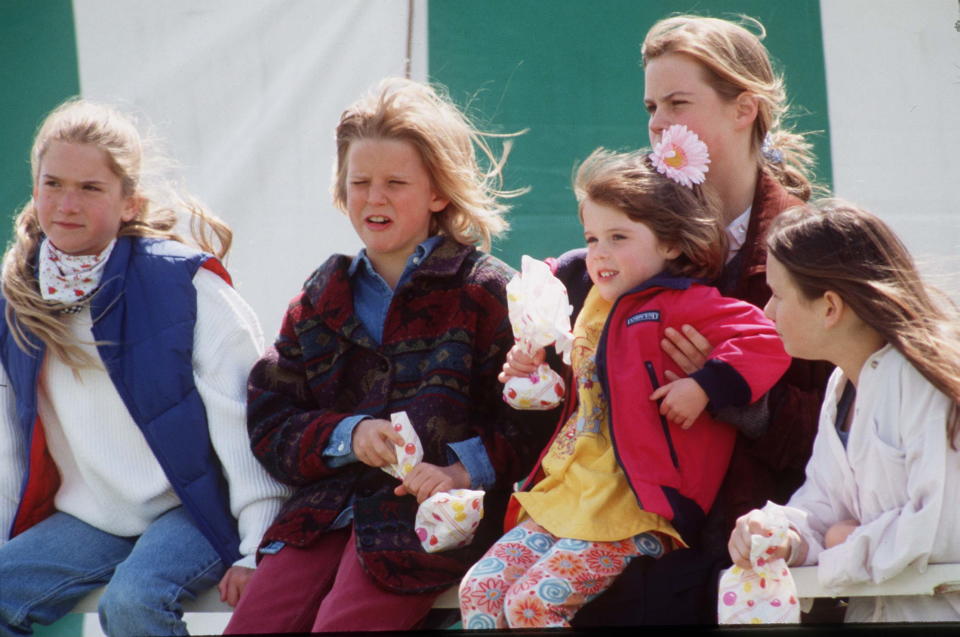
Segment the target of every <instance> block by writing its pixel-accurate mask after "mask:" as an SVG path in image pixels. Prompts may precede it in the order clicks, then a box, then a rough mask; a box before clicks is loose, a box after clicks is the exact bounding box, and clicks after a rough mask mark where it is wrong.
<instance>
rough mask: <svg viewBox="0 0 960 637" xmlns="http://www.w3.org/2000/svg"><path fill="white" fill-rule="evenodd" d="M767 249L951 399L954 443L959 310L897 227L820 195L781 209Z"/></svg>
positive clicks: (808, 292)
mask: <svg viewBox="0 0 960 637" xmlns="http://www.w3.org/2000/svg"><path fill="white" fill-rule="evenodd" d="M767 249H768V250H769V252H770V255H771V256H772V257H773V258H775V259H776V260H777V261H779V262H780V263H782V264H783V266H784V268H786V270H787V272H788V273H789V275H790V278H791V280H792V281H793V282H794V283H795V284H796V285H797V287H798V289H799V290H800V293H801V294H802V295H803V297H804V298H806V299H808V300H814V299H818V298H820V297H822V296H823V294H824V293H825V292H827V291H828V290H832V291H833V292H835V293H836V294H837V295H839V296H840V298H842V299H843V301H844V302H845V303H846V304H847V305H849V306H850V308H851V309H852V310H853V311H854V312H855V313H856V315H857V316H858V317H859V318H860V319H861V320H862V321H863V322H864V323H866V324H867V325H869V326H870V327H871V328H873V329H874V330H876V331H877V332H878V333H879V334H880V335H881V336H882V337H883V338H884V339H885V340H886V341H887V342H888V343H890V344H891V345H893V347H895V348H896V349H897V350H898V351H899V352H900V353H901V354H903V356H904V357H905V358H906V359H907V360H908V361H910V363H911V364H912V365H913V366H914V367H915V368H916V369H917V371H918V372H920V373H921V374H922V375H923V377H924V378H926V379H927V380H928V381H929V382H930V384H931V385H933V386H934V387H936V388H937V389H939V390H940V391H941V392H943V393H944V394H946V395H947V396H948V397H949V398H950V399H951V401H952V402H953V405H952V407H951V410H950V414H949V416H948V419H947V425H946V432H947V437H948V440H949V441H950V445H951V447H952V448H954V449H956V445H955V438H956V435H957V430H958V427H960V373H958V368H957V364H958V361H960V327H958V326H960V316H958V312H957V308H956V306H955V305H954V303H953V302H952V301H951V300H950V299H949V297H947V296H946V295H945V294H944V293H942V292H941V291H940V290H938V289H936V288H934V287H931V286H928V285H926V284H925V283H924V282H923V281H922V279H921V277H920V273H919V272H918V271H917V268H916V265H915V264H914V262H913V259H912V258H911V256H910V253H909V252H908V251H907V248H906V247H905V246H904V245H903V242H901V241H900V239H899V238H898V237H897V235H896V234H895V233H894V232H893V230H891V229H890V227H889V226H887V224H885V223H884V222H883V221H882V220H881V219H880V218H879V217H877V216H875V215H873V214H870V213H869V212H867V211H865V210H862V209H860V208H858V207H857V206H855V205H854V204H851V203H849V202H846V201H843V200H841V199H822V200H819V201H816V202H814V203H811V204H806V205H803V206H797V207H795V208H791V209H789V210H786V211H784V212H783V213H781V214H780V215H778V216H777V218H776V219H775V220H774V221H773V224H772V225H771V228H770V232H769V234H768V235H767Z"/></svg>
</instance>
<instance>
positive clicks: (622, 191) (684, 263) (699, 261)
mask: <svg viewBox="0 0 960 637" xmlns="http://www.w3.org/2000/svg"><path fill="white" fill-rule="evenodd" d="M573 191H574V193H575V195H576V197H577V202H578V203H579V214H580V221H581V222H583V203H584V201H586V200H587V199H590V200H591V201H593V202H594V203H597V204H602V205H606V206H611V207H613V208H616V209H618V210H620V211H622V212H623V213H624V214H625V215H627V216H628V217H630V219H632V220H633V221H639V222H642V223H644V224H646V225H647V227H648V228H650V230H651V232H653V234H654V236H656V237H657V240H658V241H660V242H661V243H663V244H665V245H667V246H671V247H676V248H677V249H679V251H680V255H679V256H677V257H676V258H674V259H671V260H669V261H668V262H667V264H666V270H667V272H669V273H670V274H672V275H674V276H685V277H692V278H699V279H706V280H714V279H715V278H716V277H718V276H719V275H720V272H721V270H722V269H723V265H724V262H725V256H726V253H727V238H726V233H725V232H724V229H723V225H722V223H721V221H720V205H719V201H718V200H717V199H716V197H715V196H713V195H712V194H710V193H708V192H707V191H705V190H704V189H702V188H700V186H694V187H693V188H688V187H686V186H683V185H681V184H679V183H677V182H675V181H673V180H672V179H670V178H668V177H664V176H663V175H661V174H660V173H658V172H657V171H656V169H655V168H654V167H653V165H652V164H651V163H650V159H649V157H648V151H634V152H627V153H617V152H613V151H609V150H607V149H605V148H598V149H596V150H595V151H593V153H591V154H590V156H589V157H587V159H585V160H584V162H583V163H582V164H581V165H580V167H579V168H578V169H577V173H576V177H575V178H574V182H573Z"/></svg>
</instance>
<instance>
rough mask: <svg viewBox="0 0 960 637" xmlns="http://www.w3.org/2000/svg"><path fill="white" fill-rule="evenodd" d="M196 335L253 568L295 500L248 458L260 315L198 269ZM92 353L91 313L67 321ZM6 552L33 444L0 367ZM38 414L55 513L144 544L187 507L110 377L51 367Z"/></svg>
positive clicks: (56, 363)
mask: <svg viewBox="0 0 960 637" xmlns="http://www.w3.org/2000/svg"><path fill="white" fill-rule="evenodd" d="M194 286H195V287H196V289H197V323H196V328H195V330H194V352H193V369H194V382H195V383H196V386H197V391H198V392H199V394H200V398H201V399H202V400H203V404H204V406H205V407H206V410H207V421H208V426H209V429H210V438H211V441H212V443H213V447H214V450H215V451H216V454H217V456H218V457H219V459H220V462H221V464H222V465H223V469H224V472H225V475H226V478H227V482H228V484H229V488H230V509H231V511H232V513H233V515H234V516H235V517H236V518H237V520H238V522H239V531H240V553H241V554H242V555H243V556H244V557H243V559H241V560H239V561H238V562H236V564H237V565H240V566H247V567H250V568H253V567H254V556H255V551H256V548H257V545H258V544H259V543H260V539H261V537H262V536H263V533H264V531H265V530H266V529H267V527H268V526H269V525H270V523H271V522H272V521H273V519H274V517H275V516H276V515H277V513H278V512H279V510H280V505H281V504H282V503H283V501H284V499H285V498H286V497H287V496H288V495H289V490H288V488H287V487H284V486H283V485H280V484H279V483H277V482H276V481H275V480H273V478H271V477H270V476H269V475H268V474H267V473H266V471H265V470H264V469H263V467H262V466H261V465H260V463H259V462H257V460H256V458H254V456H253V454H252V453H251V451H250V440H249V438H248V436H247V427H246V404H247V403H246V399H247V375H248V373H249V371H250V368H251V367H252V366H253V364H254V362H255V361H256V360H257V358H258V357H259V355H260V353H261V352H262V349H263V335H262V333H261V331H260V325H259V323H258V321H257V318H256V316H255V315H254V313H253V311H252V310H251V309H250V307H249V306H248V305H247V304H246V303H245V302H244V301H243V299H242V298H241V297H240V295H239V294H238V293H237V292H236V290H234V289H233V288H232V287H230V286H229V285H227V284H226V283H225V282H224V281H223V280H222V279H221V278H220V277H219V276H217V275H216V274H214V273H212V272H209V271H208V270H204V269H202V268H201V269H200V270H199V271H198V272H197V274H196V276H195V277H194ZM67 320H68V321H69V324H70V328H71V330H72V331H73V335H74V336H75V337H76V338H77V340H78V341H80V342H82V343H83V347H84V349H86V350H87V351H88V353H90V354H91V355H93V356H94V357H97V352H96V348H95V347H94V346H93V345H92V341H93V335H92V333H91V322H90V312H89V309H85V310H84V311H82V312H80V313H78V314H75V315H73V316H71V317H70V318H68V319H67ZM0 383H2V384H3V385H4V387H3V388H0V417H3V426H2V428H0V543H3V542H4V541H6V540H7V539H8V538H7V535H8V533H9V531H10V526H11V523H12V519H13V516H14V514H15V512H16V507H17V500H18V498H19V490H20V484H21V479H22V475H23V470H24V467H23V465H22V460H20V458H22V455H21V454H20V453H18V452H19V450H20V448H21V447H22V445H24V444H25V442H24V441H23V440H22V439H21V438H22V436H20V435H19V432H18V431H17V429H18V428H17V427H16V426H15V420H14V418H15V415H14V413H15V412H14V397H13V392H12V390H11V389H10V387H9V382H8V381H7V377H6V372H5V371H4V370H2V366H0ZM39 413H40V418H41V420H42V421H43V424H44V429H45V431H46V434H47V444H48V446H49V449H50V453H51V455H52V456H53V459H54V461H55V462H56V464H57V467H58V468H59V470H60V475H61V478H62V484H61V486H60V489H59V491H57V495H56V499H55V504H56V508H57V510H58V511H63V512H65V513H69V514H70V515H73V516H74V517H77V518H79V519H80V520H83V521H84V522H86V523H87V524H90V525H91V526H94V527H96V528H98V529H100V530H102V531H105V532H107V533H112V534H114V535H121V536H136V535H140V534H141V533H143V532H144V531H145V530H146V528H147V526H148V525H149V524H150V523H151V522H152V521H153V520H155V519H156V518H157V517H159V516H160V515H161V514H162V513H164V512H166V511H168V510H169V509H171V508H173V507H175V506H177V505H178V504H179V503H180V500H179V498H178V497H177V495H176V493H174V491H173V488H172V487H171V485H170V482H169V481H168V480H167V477H166V475H165V474H164V472H163V469H162V468H161V467H160V464H159V463H158V462H157V460H156V458H155V457H154V455H153V453H152V452H151V451H150V448H149V446H148V445H147V442H146V439H145V438H144V437H143V434H142V433H141V431H140V429H139V428H138V427H137V426H136V424H135V423H134V422H133V419H132V418H131V417H130V414H129V412H128V411H127V409H126V407H125V406H124V404H123V402H122V400H121V399H120V395H119V394H118V393H117V391H116V389H115V388H114V386H113V383H112V381H111V380H110V377H109V376H108V375H107V372H106V370H104V369H96V370H91V369H83V370H81V371H80V372H79V373H78V374H75V373H74V371H73V369H71V368H70V367H68V366H67V365H65V364H64V363H63V362H62V361H60V360H59V359H58V358H56V357H52V356H47V357H46V358H45V359H44V362H43V367H42V369H41V373H40V387H39Z"/></svg>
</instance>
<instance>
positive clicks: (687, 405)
mask: <svg viewBox="0 0 960 637" xmlns="http://www.w3.org/2000/svg"><path fill="white" fill-rule="evenodd" d="M661 398H662V399H663V401H662V402H661V403H660V413H661V414H663V415H664V416H666V417H667V420H669V421H670V422H675V423H677V424H678V425H680V426H681V427H682V428H683V429H689V428H690V425H692V424H693V421H695V420H696V419H697V418H698V417H699V416H700V414H701V413H703V410H704V409H705V408H706V406H707V402H709V400H710V399H709V398H708V397H707V393H706V392H705V391H703V388H702V387H700V383H698V382H697V381H695V380H693V379H692V378H680V379H677V380H674V381H671V382H669V383H667V384H666V385H661V386H660V387H659V388H658V389H657V390H656V391H655V392H653V393H652V394H650V400H660V399H661Z"/></svg>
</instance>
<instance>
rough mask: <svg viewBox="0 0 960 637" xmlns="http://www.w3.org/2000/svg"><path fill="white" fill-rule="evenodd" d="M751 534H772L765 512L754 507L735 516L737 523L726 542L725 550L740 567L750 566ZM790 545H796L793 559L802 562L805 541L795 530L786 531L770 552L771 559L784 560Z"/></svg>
mask: <svg viewBox="0 0 960 637" xmlns="http://www.w3.org/2000/svg"><path fill="white" fill-rule="evenodd" d="M752 535H765V536H768V537H769V536H771V535H773V530H771V529H770V528H769V527H768V526H767V514H766V513H764V512H763V511H761V510H760V509H754V510H753V511H750V512H749V513H747V514H745V515H741V516H740V517H739V518H737V523H736V525H734V527H733V532H732V533H731V534H730V541H729V543H727V550H728V551H729V552H730V559H731V560H733V563H734V564H736V565H737V566H739V567H740V568H752V565H751V564H750V544H751V539H750V537H751V536H752ZM791 545H796V547H797V550H796V551H794V561H795V562H796V563H798V564H802V563H803V561H804V560H805V559H806V556H807V543H806V542H805V541H804V539H803V538H802V537H800V534H799V533H797V532H796V531H795V530H793V529H790V530H789V531H787V537H786V538H784V540H783V543H782V544H780V546H778V547H777V550H775V551H774V552H773V553H771V554H770V558H771V559H777V558H782V559H784V560H786V559H787V558H788V557H789V556H790V549H791Z"/></svg>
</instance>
